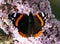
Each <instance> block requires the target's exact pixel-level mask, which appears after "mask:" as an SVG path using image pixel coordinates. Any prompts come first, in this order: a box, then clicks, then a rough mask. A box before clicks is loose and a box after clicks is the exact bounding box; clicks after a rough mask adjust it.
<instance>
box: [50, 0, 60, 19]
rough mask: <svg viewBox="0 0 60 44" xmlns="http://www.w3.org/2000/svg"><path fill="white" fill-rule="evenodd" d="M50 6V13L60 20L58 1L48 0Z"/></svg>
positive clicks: (59, 4)
mask: <svg viewBox="0 0 60 44" xmlns="http://www.w3.org/2000/svg"><path fill="white" fill-rule="evenodd" d="M49 1H50V4H51V9H52V13H53V14H55V17H56V18H57V19H58V20H60V0H49Z"/></svg>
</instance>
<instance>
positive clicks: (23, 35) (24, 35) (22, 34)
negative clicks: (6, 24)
mask: <svg viewBox="0 0 60 44" xmlns="http://www.w3.org/2000/svg"><path fill="white" fill-rule="evenodd" d="M19 34H20V35H21V36H22V37H27V35H26V34H24V33H22V32H19Z"/></svg>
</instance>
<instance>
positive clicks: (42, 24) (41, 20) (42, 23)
mask: <svg viewBox="0 0 60 44" xmlns="http://www.w3.org/2000/svg"><path fill="white" fill-rule="evenodd" d="M36 16H37V17H38V19H39V20H40V22H41V26H44V21H43V19H42V18H41V16H39V15H38V14H36Z"/></svg>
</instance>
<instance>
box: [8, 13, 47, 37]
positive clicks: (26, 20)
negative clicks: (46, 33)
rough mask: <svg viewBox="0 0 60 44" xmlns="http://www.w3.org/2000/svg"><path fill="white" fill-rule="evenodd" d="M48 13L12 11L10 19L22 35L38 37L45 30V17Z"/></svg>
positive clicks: (9, 15)
mask: <svg viewBox="0 0 60 44" xmlns="http://www.w3.org/2000/svg"><path fill="white" fill-rule="evenodd" d="M45 17H46V15H45V14H44V13H43V12H38V13H36V14H33V13H32V12H29V15H27V14H26V13H11V14H8V19H10V20H11V21H12V22H13V25H14V26H15V27H17V28H18V33H19V34H20V35H21V36H22V37H38V36H40V35H41V34H42V33H43V31H42V27H43V26H44V25H45V20H44V18H45Z"/></svg>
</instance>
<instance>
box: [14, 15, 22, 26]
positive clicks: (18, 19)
mask: <svg viewBox="0 0 60 44" xmlns="http://www.w3.org/2000/svg"><path fill="white" fill-rule="evenodd" d="M22 17H23V15H20V16H19V17H18V18H17V20H16V22H15V25H16V26H18V22H19V21H20V20H21V18H22Z"/></svg>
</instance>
